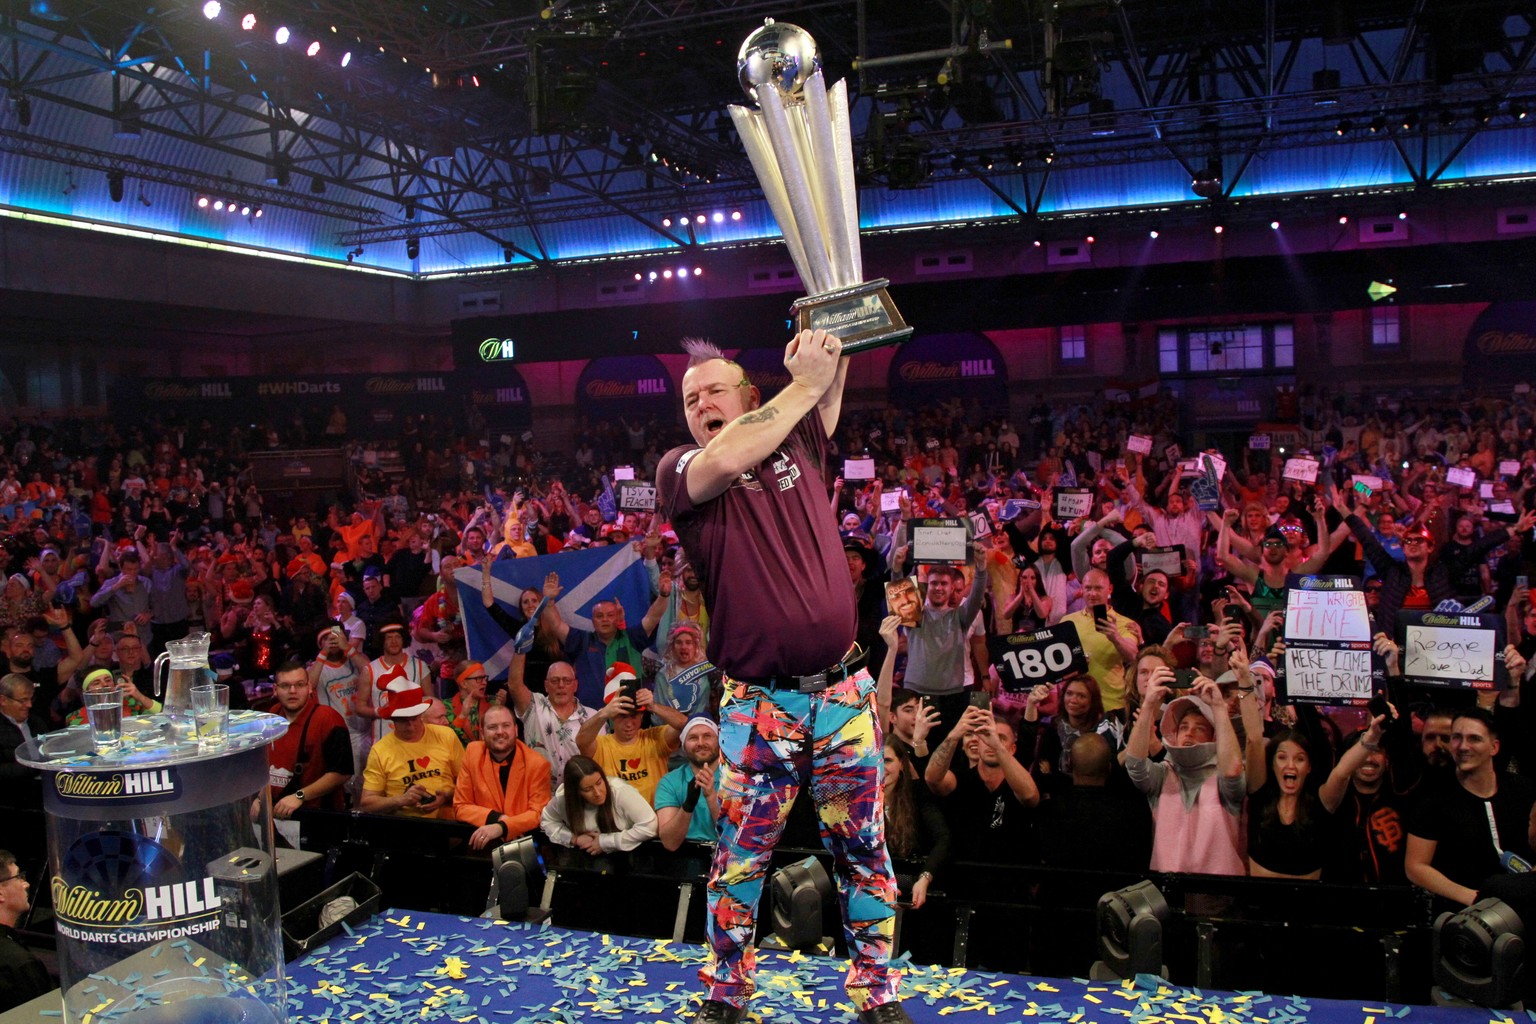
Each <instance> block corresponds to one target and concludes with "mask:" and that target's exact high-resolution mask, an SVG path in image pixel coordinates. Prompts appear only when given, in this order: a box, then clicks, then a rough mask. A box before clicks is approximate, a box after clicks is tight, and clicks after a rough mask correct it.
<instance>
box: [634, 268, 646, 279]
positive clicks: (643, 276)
mask: <svg viewBox="0 0 1536 1024" xmlns="http://www.w3.org/2000/svg"><path fill="white" fill-rule="evenodd" d="M635 280H636V281H644V280H645V275H644V274H642V273H640V271H638V270H637V271H635Z"/></svg>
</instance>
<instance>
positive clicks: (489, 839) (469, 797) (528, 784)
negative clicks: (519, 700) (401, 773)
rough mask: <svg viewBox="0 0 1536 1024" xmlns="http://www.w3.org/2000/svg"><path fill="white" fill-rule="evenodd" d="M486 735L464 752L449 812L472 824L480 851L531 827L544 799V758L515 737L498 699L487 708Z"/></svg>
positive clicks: (546, 797)
mask: <svg viewBox="0 0 1536 1024" xmlns="http://www.w3.org/2000/svg"><path fill="white" fill-rule="evenodd" d="M483 725H484V732H485V735H484V737H483V738H482V739H478V740H473V741H471V742H470V744H469V746H468V747H467V748H466V749H465V751H464V761H463V763H462V764H460V765H459V777H458V781H457V782H456V783H455V785H454V792H453V814H454V817H456V818H458V819H459V820H460V821H462V822H464V823H465V824H466V825H474V826H475V832H474V834H473V835H471V836H470V837H469V845H470V848H471V849H474V850H483V849H485V848H486V847H487V846H490V845H492V844H495V843H504V842H506V841H508V840H509V839H516V838H517V837H518V836H520V835H524V834H526V833H528V832H531V831H533V830H534V829H535V828H537V827H538V826H539V817H540V816H541V815H542V814H543V813H544V807H545V805H546V804H548V803H549V762H548V761H546V760H544V758H542V757H540V756H539V755H538V754H537V753H535V752H534V751H533V750H532V749H531V748H529V746H528V745H527V744H526V743H524V742H523V741H522V740H520V739H518V738H517V719H516V717H515V716H514V715H513V714H512V712H511V710H510V709H508V708H505V707H502V706H501V705H500V704H495V705H492V706H491V707H490V708H488V709H487V710H486V713H485V719H484V721H483Z"/></svg>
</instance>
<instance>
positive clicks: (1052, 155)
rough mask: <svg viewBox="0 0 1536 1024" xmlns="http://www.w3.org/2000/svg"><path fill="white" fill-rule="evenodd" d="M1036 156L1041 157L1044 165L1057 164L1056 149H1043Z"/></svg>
mask: <svg viewBox="0 0 1536 1024" xmlns="http://www.w3.org/2000/svg"><path fill="white" fill-rule="evenodd" d="M1035 156H1037V157H1039V158H1040V162H1041V163H1043V164H1050V163H1055V162H1056V151H1055V150H1054V149H1050V148H1049V147H1045V148H1042V149H1041V150H1040V151H1039V152H1037V153H1036V154H1035Z"/></svg>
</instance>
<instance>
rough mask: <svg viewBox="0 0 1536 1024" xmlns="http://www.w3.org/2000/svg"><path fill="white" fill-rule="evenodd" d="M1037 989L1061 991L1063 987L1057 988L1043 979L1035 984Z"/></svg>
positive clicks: (1041, 990)
mask: <svg viewBox="0 0 1536 1024" xmlns="http://www.w3.org/2000/svg"><path fill="white" fill-rule="evenodd" d="M1035 991H1037V992H1060V991H1061V989H1059V988H1056V987H1055V986H1054V985H1047V984H1046V983H1045V982H1043V981H1042V982H1040V984H1038V985H1036V986H1035Z"/></svg>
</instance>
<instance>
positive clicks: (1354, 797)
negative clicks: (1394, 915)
mask: <svg viewBox="0 0 1536 1024" xmlns="http://www.w3.org/2000/svg"><path fill="white" fill-rule="evenodd" d="M1403 803H1404V800H1403V798H1402V797H1400V796H1398V795H1396V794H1395V793H1393V792H1392V791H1391V788H1390V787H1389V786H1386V785H1383V786H1382V787H1381V788H1380V789H1378V790H1377V791H1376V792H1375V793H1362V792H1360V791H1359V790H1358V789H1356V788H1355V787H1354V786H1350V787H1349V791H1348V792H1346V793H1345V794H1344V800H1343V802H1342V803H1340V804H1339V809H1338V810H1337V811H1335V812H1334V814H1333V834H1332V837H1331V838H1330V839H1329V840H1328V852H1329V854H1330V856H1329V857H1328V860H1327V862H1326V863H1325V864H1324V865H1323V881H1325V882H1338V883H1341V884H1349V885H1358V884H1361V883H1364V884H1366V885H1407V884H1408V875H1407V872H1406V871H1405V869H1404V867H1403V862H1404V854H1405V853H1406V852H1407V849H1408V826H1407V822H1406V821H1405V820H1404V819H1405V814H1406V812H1405V810H1404V808H1403Z"/></svg>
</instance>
